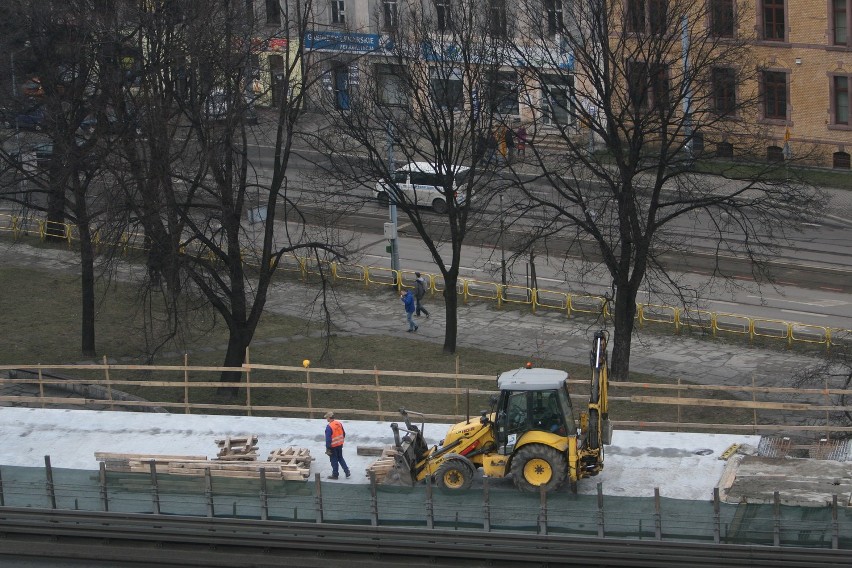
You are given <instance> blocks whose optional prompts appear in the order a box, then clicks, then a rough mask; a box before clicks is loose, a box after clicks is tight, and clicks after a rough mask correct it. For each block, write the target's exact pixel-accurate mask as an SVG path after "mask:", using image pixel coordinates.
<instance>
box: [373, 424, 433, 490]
mask: <svg viewBox="0 0 852 568" xmlns="http://www.w3.org/2000/svg"><path fill="white" fill-rule="evenodd" d="M406 422H407V424H406V428H407V429H406V430H405V436H400V432H399V431H400V428H399V425H398V424H396V423H394V424H391V430H393V437H394V450H395V451H396V454H395V455H394V457H393V467H392V468H391V469H390V470H389V471H388V472H387V474H386V475H385V477H384V479H383V480H382V485H405V486H408V487H411V486H413V485H414V482H415V473H414V467H415V464H417V463H419V462H420V460H421V459H422V454H423V452H424V450H425V451H428V448H427V447H426V444H425V443H424V441H423V435H422V434H421V432H420V429H419V428H417V427H416V426H413V425H411V424H410V422H409V421H406Z"/></svg>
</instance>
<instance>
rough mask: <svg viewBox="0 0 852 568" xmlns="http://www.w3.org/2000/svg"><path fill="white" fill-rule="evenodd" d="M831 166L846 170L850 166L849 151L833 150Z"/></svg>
mask: <svg viewBox="0 0 852 568" xmlns="http://www.w3.org/2000/svg"><path fill="white" fill-rule="evenodd" d="M833 158H834V159H833V162H832V167H835V168H838V169H841V170H848V169H849V167H850V164H849V162H850V160H849V153H848V152H835V153H834V156H833Z"/></svg>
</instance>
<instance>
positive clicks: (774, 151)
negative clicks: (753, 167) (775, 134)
mask: <svg viewBox="0 0 852 568" xmlns="http://www.w3.org/2000/svg"><path fill="white" fill-rule="evenodd" d="M766 161H767V162H783V161H784V149H783V148H782V147H781V146H768V147H767V148H766Z"/></svg>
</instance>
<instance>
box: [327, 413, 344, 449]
mask: <svg viewBox="0 0 852 568" xmlns="http://www.w3.org/2000/svg"><path fill="white" fill-rule="evenodd" d="M328 425H329V426H331V447H332V448H336V447H338V446H342V445H343V439H344V438H345V437H346V432H344V431H343V424H341V423H340V422H338V421H337V420H332V421H331V422H329V423H328Z"/></svg>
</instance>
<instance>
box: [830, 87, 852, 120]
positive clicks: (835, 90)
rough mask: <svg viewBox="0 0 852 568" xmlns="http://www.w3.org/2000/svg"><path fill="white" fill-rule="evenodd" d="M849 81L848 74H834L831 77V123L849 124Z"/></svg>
mask: <svg viewBox="0 0 852 568" xmlns="http://www.w3.org/2000/svg"><path fill="white" fill-rule="evenodd" d="M849 83H850V76H848V75H835V76H833V77H832V78H831V116H832V121H831V122H832V124H840V125H843V126H849Z"/></svg>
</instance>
